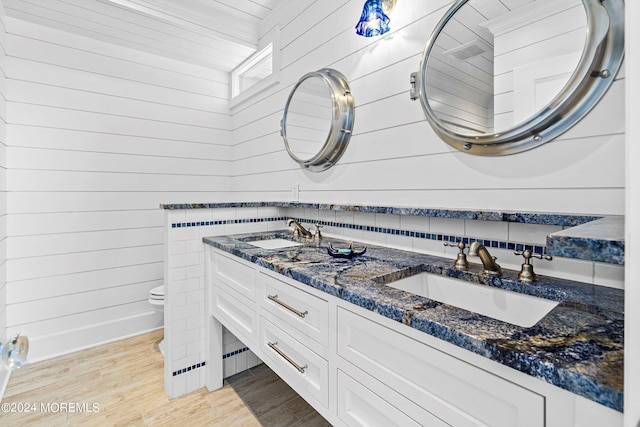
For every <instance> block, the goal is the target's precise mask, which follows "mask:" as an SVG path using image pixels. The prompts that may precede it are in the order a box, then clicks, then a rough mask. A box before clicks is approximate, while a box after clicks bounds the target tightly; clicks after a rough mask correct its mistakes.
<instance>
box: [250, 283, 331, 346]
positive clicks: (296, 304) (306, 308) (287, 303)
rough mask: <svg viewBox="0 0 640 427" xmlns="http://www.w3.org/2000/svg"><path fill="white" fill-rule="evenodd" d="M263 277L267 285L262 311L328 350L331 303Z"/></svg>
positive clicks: (265, 285)
mask: <svg viewBox="0 0 640 427" xmlns="http://www.w3.org/2000/svg"><path fill="white" fill-rule="evenodd" d="M259 277H260V280H262V282H263V283H264V286H263V287H262V288H263V291H262V292H263V294H262V302H261V304H262V307H263V308H264V309H265V310H266V311H268V312H269V313H271V314H273V315H274V316H276V317H277V318H278V319H280V320H282V322H283V324H284V325H286V326H287V327H292V328H295V329H296V330H298V331H300V332H302V335H303V336H304V337H310V338H311V339H313V340H314V341H316V342H318V343H319V344H322V345H323V346H325V347H326V346H327V344H328V341H329V330H328V328H329V305H328V303H327V301H326V300H323V299H321V298H318V297H316V296H313V295H311V294H309V293H307V292H304V291H302V290H300V289H298V288H296V287H294V286H291V285H289V284H287V283H285V282H282V281H280V280H278V279H276V278H273V277H271V276H268V275H266V274H264V273H262V274H260V276H259Z"/></svg>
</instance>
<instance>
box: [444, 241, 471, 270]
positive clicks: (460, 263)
mask: <svg viewBox="0 0 640 427" xmlns="http://www.w3.org/2000/svg"><path fill="white" fill-rule="evenodd" d="M444 245H445V246H450V247H453V248H458V249H460V252H458V256H457V257H456V262H455V264H454V267H455V268H457V269H458V270H466V269H467V268H469V262H468V261H467V255H465V253H464V249H465V248H466V247H467V245H466V244H465V243H464V242H463V241H462V240H461V241H459V242H444Z"/></svg>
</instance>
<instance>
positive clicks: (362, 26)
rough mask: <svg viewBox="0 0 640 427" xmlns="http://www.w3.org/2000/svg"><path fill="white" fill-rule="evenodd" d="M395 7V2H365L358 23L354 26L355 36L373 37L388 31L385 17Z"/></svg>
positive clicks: (382, 0) (388, 20) (390, 0)
mask: <svg viewBox="0 0 640 427" xmlns="http://www.w3.org/2000/svg"><path fill="white" fill-rule="evenodd" d="M395 5H396V0H367V1H366V2H365V4H364V8H363V9H362V15H361V16H360V22H358V24H357V25H356V34H358V35H360V36H364V37H373V36H379V35H380V34H384V33H386V32H387V31H389V30H390V28H389V22H391V20H390V19H389V17H388V16H387V15H388V14H389V13H391V11H392V10H393V8H394V7H395Z"/></svg>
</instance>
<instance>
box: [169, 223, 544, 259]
mask: <svg viewBox="0 0 640 427" xmlns="http://www.w3.org/2000/svg"><path fill="white" fill-rule="evenodd" d="M289 218H291V217H278V218H244V219H226V220H217V221H201V222H181V223H173V224H171V228H187V227H206V226H211V225H227V224H248V223H258V222H277V221H283V222H284V221H286V220H288V219H289ZM294 219H295V220H296V221H298V222H299V223H306V224H320V225H322V226H328V227H336V228H348V229H350V230H361V231H371V232H374V233H382V234H392V235H395V236H406V237H414V238H418V239H427V240H437V241H442V242H460V241H463V242H464V243H465V244H469V243H472V242H475V241H479V242H481V243H482V244H483V245H485V246H486V247H487V248H499V249H507V250H514V251H523V250H525V249H529V250H530V251H533V252H534V253H536V254H544V253H545V251H546V248H545V247H544V246H537V245H530V244H527V243H520V242H505V241H499V240H487V239H482V238H479V237H478V238H473V237H465V236H454V235H448V234H440V233H424V232H420V231H411V230H400V229H395V228H384V227H375V226H369V225H359V224H346V223H342V222H332V221H318V220H311V219H307V218H294Z"/></svg>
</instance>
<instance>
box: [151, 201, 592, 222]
mask: <svg viewBox="0 0 640 427" xmlns="http://www.w3.org/2000/svg"><path fill="white" fill-rule="evenodd" d="M260 207H276V208H301V209H319V210H325V211H327V210H328V211H346V212H362V213H382V214H389V215H409V216H425V217H432V218H457V219H472V220H478V221H503V222H518V223H524V224H545V225H561V226H566V227H573V226H576V225H580V224H584V223H586V222H589V221H593V220H596V219H599V218H602V216H594V215H572V214H561V213H542V212H513V211H487V210H465V209H444V208H423V207H409V206H400V207H398V206H373V205H347V204H339V203H304V202H219V203H175V204H161V205H160V208H161V209H166V210H182V209H221V208H260Z"/></svg>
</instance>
